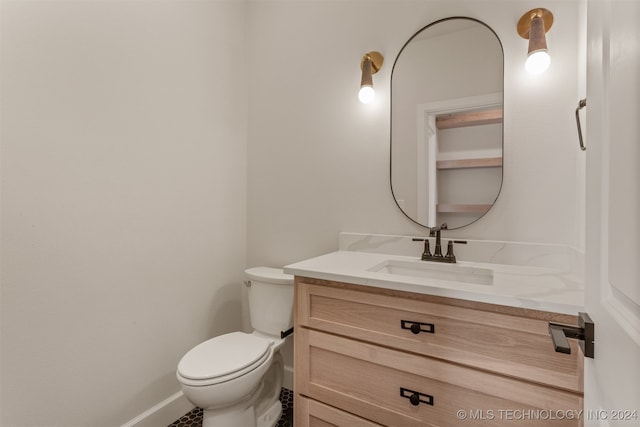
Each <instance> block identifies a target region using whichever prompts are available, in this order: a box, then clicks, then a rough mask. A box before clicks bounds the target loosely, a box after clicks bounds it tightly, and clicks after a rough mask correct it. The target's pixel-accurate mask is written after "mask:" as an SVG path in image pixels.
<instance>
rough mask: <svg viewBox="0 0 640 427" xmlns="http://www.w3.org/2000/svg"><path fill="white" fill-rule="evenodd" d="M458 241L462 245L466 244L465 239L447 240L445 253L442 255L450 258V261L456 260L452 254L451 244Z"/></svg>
mask: <svg viewBox="0 0 640 427" xmlns="http://www.w3.org/2000/svg"><path fill="white" fill-rule="evenodd" d="M454 243H458V244H462V245H466V244H467V241H466V240H449V242H448V243H447V254H446V255H445V256H444V257H445V259H447V260H450V262H456V256H455V255H454V254H453V244H454Z"/></svg>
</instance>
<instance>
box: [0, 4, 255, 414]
mask: <svg viewBox="0 0 640 427" xmlns="http://www.w3.org/2000/svg"><path fill="white" fill-rule="evenodd" d="M1 15H2V17H1V22H0V27H1V33H0V35H1V38H2V40H1V42H2V44H1V52H0V53H1V56H2V68H1V73H2V75H1V78H2V80H1V91H2V116H1V132H2V133H1V137H2V147H1V156H2V163H1V168H2V170H1V171H2V175H1V178H2V188H1V190H2V211H1V214H2V223H1V226H2V228H1V232H2V236H1V237H2V252H1V258H2V276H1V279H2V282H1V284H2V296H1V318H0V325H1V327H2V354H1V356H2V358H1V362H2V365H1V368H2V369H1V375H2V377H1V380H2V400H1V409H0V412H1V414H2V415H1V419H0V424H1V425H3V426H18V425H19V426H52V425H58V426H116V425H120V424H122V423H123V422H125V421H127V420H129V419H131V418H133V417H135V416H137V415H139V414H140V413H142V412H143V411H144V410H146V409H148V408H150V407H151V406H152V405H155V404H157V403H158V402H160V401H161V400H163V399H165V398H167V397H169V396H170V395H172V394H173V393H175V392H177V391H178V390H179V389H180V387H179V384H178V382H177V381H176V379H175V374H174V372H175V368H176V365H177V362H178V360H179V358H180V357H181V356H182V355H183V354H184V353H185V352H186V351H187V350H188V349H189V348H191V347H192V346H193V345H195V344H196V343H197V342H200V341H202V340H204V339H205V338H208V337H210V336H213V335H217V334H220V333H223V332H228V331H231V330H237V329H238V328H239V327H240V325H241V316H240V315H239V311H240V306H241V302H240V290H239V288H240V283H241V280H242V271H243V269H244V267H245V264H246V260H245V256H246V129H247V127H246V119H247V117H246V93H245V92H246V80H245V78H244V70H245V67H244V60H245V50H244V34H245V21H244V20H245V5H244V3H243V2H236V1H215V2H207V1H149V2H146V1H117V2H115V1H114V2H109V1H101V2H93V1H40V2H34V1H29V2H26V1H3V2H2V9H1Z"/></svg>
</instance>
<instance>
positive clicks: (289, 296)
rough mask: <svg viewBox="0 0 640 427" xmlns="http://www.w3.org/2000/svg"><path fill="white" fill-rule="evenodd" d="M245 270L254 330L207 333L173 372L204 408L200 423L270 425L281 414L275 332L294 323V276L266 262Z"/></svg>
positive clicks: (278, 341)
mask: <svg viewBox="0 0 640 427" xmlns="http://www.w3.org/2000/svg"><path fill="white" fill-rule="evenodd" d="M245 273H246V275H247V278H248V279H249V280H248V282H247V283H248V286H249V289H248V293H249V306H250V313H251V324H252V327H253V328H254V330H253V332H252V333H250V334H249V333H244V332H231V333H229V334H225V335H221V336H218V337H215V338H211V339H209V340H207V341H205V342H203V343H200V344H198V345H197V346H195V347H194V348H192V349H191V350H190V351H189V352H187V353H186V354H185V355H184V356H183V357H182V359H181V360H180V362H179V363H178V369H177V372H176V376H177V378H178V381H179V382H180V384H181V386H182V391H183V393H184V395H185V397H186V398H187V399H188V400H189V401H190V402H191V403H193V404H194V405H195V406H197V407H200V408H202V409H203V424H202V425H203V427H216V426H221V427H222V426H224V427H236V426H237V427H253V426H255V427H273V426H274V425H275V424H276V423H277V421H278V419H279V418H280V415H281V413H282V406H281V403H280V401H279V400H278V398H279V396H280V389H281V387H282V377H283V371H284V366H283V362H282V356H281V354H280V348H281V347H282V345H283V344H284V342H285V340H286V338H284V339H283V338H281V335H280V332H281V331H285V330H287V329H289V328H290V327H291V325H292V323H293V277H292V276H289V275H286V274H284V273H283V272H282V270H279V269H273V268H267V267H258V268H252V269H248V270H246V272H245Z"/></svg>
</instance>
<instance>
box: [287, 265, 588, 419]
mask: <svg viewBox="0 0 640 427" xmlns="http://www.w3.org/2000/svg"><path fill="white" fill-rule="evenodd" d="M295 287H296V288H295V292H296V296H295V298H296V311H295V332H294V333H295V339H294V347H295V350H294V351H295V359H294V381H295V403H294V411H295V422H294V425H295V426H296V427H305V426H332V425H335V426H357V425H362V426H376V425H385V426H455V425H465V426H466V425H469V426H476V425H477V426H501V425H514V424H517V425H519V426H580V425H582V421H581V419H580V417H579V416H578V415H579V411H580V410H581V409H582V404H583V385H582V362H583V360H582V353H581V351H580V350H579V349H578V347H577V345H576V343H575V342H572V344H571V345H572V352H571V354H562V353H556V352H555V351H554V349H553V345H552V342H551V339H550V337H549V335H548V322H550V321H554V322H559V323H567V324H577V318H576V317H575V316H569V315H564V314H557V313H550V312H544V311H537V310H529V309H521V308H516V307H507V306H499V305H493V304H486V303H478V302H472V301H465V300H458V299H451V298H443V297H435V296H430V295H423V294H414V293H408V292H401V291H394V290H389V289H381V288H373V287H366V286H360V285H351V284H347V283H340V282H331V281H324V280H318V279H310V278H304V277H296V284H295Z"/></svg>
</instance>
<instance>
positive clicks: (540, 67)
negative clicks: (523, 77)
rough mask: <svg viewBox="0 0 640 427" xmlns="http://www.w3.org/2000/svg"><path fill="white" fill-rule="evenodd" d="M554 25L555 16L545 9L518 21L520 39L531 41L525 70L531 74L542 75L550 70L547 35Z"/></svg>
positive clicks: (526, 15)
mask: <svg viewBox="0 0 640 427" xmlns="http://www.w3.org/2000/svg"><path fill="white" fill-rule="evenodd" d="M552 25H553V14H552V13H551V12H550V11H549V10H547V9H544V8H536V9H532V10H530V11H528V12H526V13H525V14H524V15H522V17H521V18H520V20H519V21H518V25H517V27H516V28H517V30H518V34H520V37H522V38H525V39H529V50H528V56H527V62H526V63H525V69H526V70H527V72H529V73H530V74H540V73H542V72H544V71H545V70H546V69H547V68H549V64H551V57H550V56H549V53H548V52H547V40H546V37H545V34H546V33H547V31H549V29H550V28H551V26H552Z"/></svg>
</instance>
